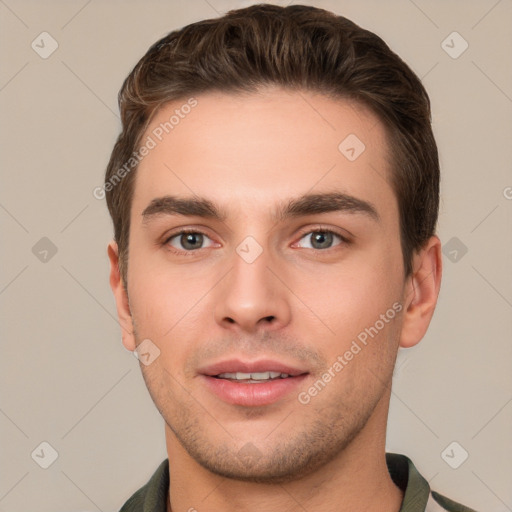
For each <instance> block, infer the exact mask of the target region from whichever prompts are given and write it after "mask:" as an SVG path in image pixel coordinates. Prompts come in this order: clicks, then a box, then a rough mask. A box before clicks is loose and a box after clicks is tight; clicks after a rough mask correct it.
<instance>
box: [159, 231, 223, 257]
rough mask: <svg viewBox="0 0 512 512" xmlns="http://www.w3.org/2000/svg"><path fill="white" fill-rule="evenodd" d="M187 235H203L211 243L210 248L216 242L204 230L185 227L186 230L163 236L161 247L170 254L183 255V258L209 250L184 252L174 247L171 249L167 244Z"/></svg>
mask: <svg viewBox="0 0 512 512" xmlns="http://www.w3.org/2000/svg"><path fill="white" fill-rule="evenodd" d="M187 233H194V234H200V235H203V236H205V237H207V238H209V239H210V240H211V241H212V246H213V245H215V244H216V242H215V241H214V240H213V239H212V237H211V236H210V235H208V233H206V231H205V230H203V229H201V228H194V227H192V228H191V227H187V228H179V229H178V230H177V231H173V232H171V233H169V234H166V235H164V237H163V242H162V245H163V246H164V247H165V248H167V249H168V250H169V251H170V252H173V253H174V254H178V255H185V256H192V255H194V254H197V253H198V252H199V251H201V250H202V249H209V248H210V247H201V248H199V249H194V250H190V251H186V250H182V249H177V248H176V247H173V246H172V245H170V243H169V242H170V241H171V239H172V238H176V237H177V236H181V235H184V234H187Z"/></svg>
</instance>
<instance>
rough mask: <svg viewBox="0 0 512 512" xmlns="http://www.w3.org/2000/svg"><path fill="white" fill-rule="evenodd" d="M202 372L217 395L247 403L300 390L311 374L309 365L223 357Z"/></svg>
mask: <svg viewBox="0 0 512 512" xmlns="http://www.w3.org/2000/svg"><path fill="white" fill-rule="evenodd" d="M198 373H199V376H200V377H201V379H202V382H203V383H204V384H205V386H206V388H207V389H208V390H209V391H210V392H212V393H213V394H214V395H216V397H217V398H220V399H221V400H222V401H224V402H227V403H229V404H233V405H242V406H245V407H254V406H261V405H270V404H272V403H275V402H277V401H279V400H281V399H283V398H285V397H286V396H288V395H289V394H290V393H292V392H293V391H294V390H296V388H297V387H298V386H299V384H300V383H301V382H303V380H304V379H305V378H306V377H307V375H309V372H308V371H307V370H305V369H301V368H298V367H293V366H291V365H288V364H283V363H281V362H279V361H271V360H262V361H255V362H247V361H241V360H230V361H222V362H219V363H215V364H213V365H210V366H207V367H205V368H202V369H201V370H199V372H198Z"/></svg>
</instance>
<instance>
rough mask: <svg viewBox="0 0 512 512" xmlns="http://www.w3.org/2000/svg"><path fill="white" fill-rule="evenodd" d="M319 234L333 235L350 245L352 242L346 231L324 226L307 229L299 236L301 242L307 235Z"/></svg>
mask: <svg viewBox="0 0 512 512" xmlns="http://www.w3.org/2000/svg"><path fill="white" fill-rule="evenodd" d="M317 232H322V233H332V234H333V235H336V236H338V237H339V238H341V241H342V243H345V244H349V243H351V242H352V239H351V237H350V235H349V234H348V233H346V232H345V231H343V230H341V229H336V228H332V227H328V226H322V225H318V226H315V227H308V228H305V229H304V230H302V231H301V232H300V234H299V235H298V236H299V241H300V240H302V239H303V238H304V236H305V235H309V234H311V233H317ZM295 243H296V242H294V245H295ZM322 250H324V251H326V250H327V251H328V250H329V249H322Z"/></svg>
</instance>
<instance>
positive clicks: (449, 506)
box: [427, 491, 476, 512]
mask: <svg viewBox="0 0 512 512" xmlns="http://www.w3.org/2000/svg"><path fill="white" fill-rule="evenodd" d="M431 496H432V498H433V499H434V501H435V503H436V504H437V505H439V506H440V507H441V508H439V511H441V510H443V511H445V510H446V511H448V512H476V510H474V509H472V508H469V507H466V506H465V505H461V504H460V503H457V502H456V501H453V500H451V499H449V498H447V497H446V496H443V495H441V494H439V493H437V492H435V491H431ZM427 510H429V509H428V508H427ZM432 512H435V509H433V511H432Z"/></svg>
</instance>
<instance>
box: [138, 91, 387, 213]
mask: <svg viewBox="0 0 512 512" xmlns="http://www.w3.org/2000/svg"><path fill="white" fill-rule="evenodd" d="M144 144H146V145H147V146H148V147H150V149H149V150H148V151H147V152H146V155H145V156H144V157H143V158H142V160H141V162H140V164H139V166H138V169H137V174H136V179H135V189H134V196H133V203H132V215H140V214H141V213H142V211H143V210H144V209H145V207H146V206H147V204H148V203H149V202H150V201H152V200H153V199H155V198H157V197H162V196H164V195H166V194H169V195H173V196H180V195H181V196H187V197H190V196H191V195H197V196H201V197H207V198H211V199H212V200H214V201H215V203H216V204H219V205H221V206H222V207H223V208H224V209H227V210H232V212H233V213H234V214H235V213H236V212H240V211H243V210H246V209H247V208H248V207H249V205H251V207H254V208H260V209H261V210H262V211H264V210H269V209H270V208H271V205H272V204H274V203H281V202H282V201H283V199H284V198H286V199H288V198H292V197H297V196H300V195H303V194H305V193H308V192H317V191H318V192H321V191H326V190H328V191H333V190H336V191H340V192H343V193H346V194H350V195H353V196H355V197H359V198H361V199H363V200H367V201H369V202H371V203H373V204H377V206H378V207H379V205H380V207H379V208H382V209H384V210H385V209H387V210H390V209H391V210H393V209H395V210H396V208H394V207H395V206H396V205H395V204H394V203H395V198H394V193H393V191H392V189H391V186H390V179H389V174H390V164H389V158H388V144H387V140H386V133H385V129H384V126H383V125H382V123H381V122H380V121H379V120H378V119H377V117H376V116H375V115H374V114H372V113H371V112H370V111H369V110H368V109H366V108H365V107H363V106H362V105H361V104H359V103H355V102H351V101H348V100H341V99H331V98H328V97H327V96H324V95H321V94H313V93H311V92H306V91H300V92H298V91H293V92H292V91H288V90H283V89H279V88H268V89H264V90H262V91H260V92H258V93H252V94H243V95H240V94H237V95H234V94H227V93H219V92H213V93H207V94H201V95H198V96H195V97H194V98H193V99H190V98H184V99H183V100H179V101H173V102H171V103H168V104H166V105H164V106H163V107H161V108H160V110H159V111H158V112H157V113H156V114H155V116H154V118H153V119H152V121H151V123H150V125H149V127H148V128H147V130H146V132H145V134H144V136H143V137H142V145H144ZM141 147H142V146H141ZM139 151H140V149H139ZM253 213H254V210H253ZM379 213H381V212H379ZM382 213H384V214H385V212H382ZM391 214H396V211H394V212H391ZM384 216H385V215H384Z"/></svg>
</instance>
